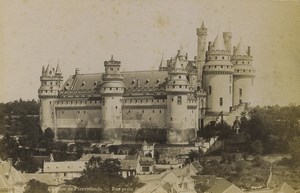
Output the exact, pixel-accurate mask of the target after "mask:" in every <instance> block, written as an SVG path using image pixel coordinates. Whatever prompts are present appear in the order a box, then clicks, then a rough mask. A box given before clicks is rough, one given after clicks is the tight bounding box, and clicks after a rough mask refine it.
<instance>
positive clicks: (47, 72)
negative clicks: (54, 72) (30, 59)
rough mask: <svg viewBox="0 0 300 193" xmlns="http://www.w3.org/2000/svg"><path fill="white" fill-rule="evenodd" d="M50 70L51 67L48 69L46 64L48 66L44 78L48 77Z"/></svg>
mask: <svg viewBox="0 0 300 193" xmlns="http://www.w3.org/2000/svg"><path fill="white" fill-rule="evenodd" d="M50 70H51V67H50V64H48V66H47V68H46V73H45V75H46V76H48V75H49V72H50Z"/></svg>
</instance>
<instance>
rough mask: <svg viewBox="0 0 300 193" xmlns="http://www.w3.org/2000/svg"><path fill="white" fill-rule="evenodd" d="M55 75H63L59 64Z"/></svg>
mask: <svg viewBox="0 0 300 193" xmlns="http://www.w3.org/2000/svg"><path fill="white" fill-rule="evenodd" d="M55 74H61V69H60V65H59V63H58V64H57V66H56V72H55Z"/></svg>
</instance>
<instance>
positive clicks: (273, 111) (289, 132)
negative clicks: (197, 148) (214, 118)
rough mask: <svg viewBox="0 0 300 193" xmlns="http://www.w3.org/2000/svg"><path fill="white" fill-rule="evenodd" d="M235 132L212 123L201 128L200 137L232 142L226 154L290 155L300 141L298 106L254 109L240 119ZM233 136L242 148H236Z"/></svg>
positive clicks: (233, 129) (299, 112) (299, 111)
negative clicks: (239, 140) (232, 151)
mask: <svg viewBox="0 0 300 193" xmlns="http://www.w3.org/2000/svg"><path fill="white" fill-rule="evenodd" d="M238 128H239V129H238V130H237V129H236V128H234V127H230V126H229V125H228V124H227V123H226V122H220V123H215V122H211V123H210V124H208V125H207V126H205V127H204V129H203V132H202V136H203V137H204V138H206V139H209V138H211V137H215V136H218V137H219V139H220V140H222V139H226V140H227V141H229V142H233V145H232V147H229V148H228V150H229V151H230V150H232V149H234V151H239V152H247V153H250V154H254V155H259V154H272V153H292V151H293V150H292V149H293V146H295V145H292V144H293V143H297V142H298V143H300V142H299V138H297V136H298V137H300V106H289V107H280V106H268V107H255V108H253V109H252V110H250V111H249V112H248V113H247V114H243V115H242V118H241V120H240V123H239V125H238ZM236 133H239V137H240V138H242V139H243V140H242V142H243V144H237V141H238V140H237V135H236ZM238 145H240V147H239V146H238ZM294 152H296V151H294ZM294 154H295V153H294ZM296 154H297V153H296ZM296 154H295V156H296ZM295 156H294V157H295Z"/></svg>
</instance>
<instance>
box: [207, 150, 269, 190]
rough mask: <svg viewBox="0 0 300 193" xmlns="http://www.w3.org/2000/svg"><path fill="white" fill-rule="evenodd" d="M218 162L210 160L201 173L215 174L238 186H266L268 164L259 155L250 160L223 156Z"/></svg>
mask: <svg viewBox="0 0 300 193" xmlns="http://www.w3.org/2000/svg"><path fill="white" fill-rule="evenodd" d="M224 157H226V159H224V158H223V159H222V161H221V162H220V163H218V162H211V163H208V164H206V165H205V166H204V168H203V170H202V174H204V175H216V176H220V177H223V178H225V179H227V180H228V181H230V182H232V183H234V184H235V185H237V186H239V187H243V188H245V189H250V188H251V186H263V187H265V186H266V183H267V179H268V177H269V170H270V164H269V163H268V162H266V161H264V160H263V159H262V158H261V157H260V156H256V157H254V159H253V160H252V161H249V160H237V159H236V157H235V156H229V155H228V156H224Z"/></svg>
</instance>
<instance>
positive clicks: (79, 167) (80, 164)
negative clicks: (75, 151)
mask: <svg viewBox="0 0 300 193" xmlns="http://www.w3.org/2000/svg"><path fill="white" fill-rule="evenodd" d="M85 164H86V162H84V161H62V162H45V163H44V173H63V172H82V171H83V170H84V169H85Z"/></svg>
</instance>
